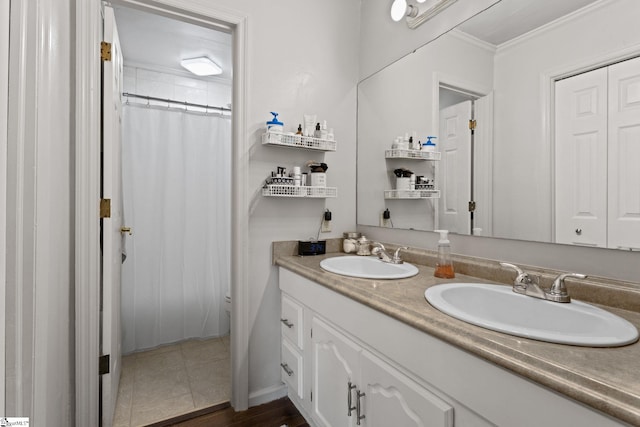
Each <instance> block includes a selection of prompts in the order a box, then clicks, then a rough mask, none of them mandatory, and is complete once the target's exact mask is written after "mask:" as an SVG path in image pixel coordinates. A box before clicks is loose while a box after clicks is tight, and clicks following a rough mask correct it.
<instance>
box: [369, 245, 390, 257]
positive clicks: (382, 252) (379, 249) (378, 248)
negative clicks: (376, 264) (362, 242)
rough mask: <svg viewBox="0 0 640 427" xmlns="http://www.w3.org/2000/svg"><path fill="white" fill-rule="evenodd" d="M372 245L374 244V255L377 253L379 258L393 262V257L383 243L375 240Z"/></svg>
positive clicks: (372, 251)
mask: <svg viewBox="0 0 640 427" xmlns="http://www.w3.org/2000/svg"><path fill="white" fill-rule="evenodd" d="M371 246H372V249H371V254H372V255H377V256H378V258H379V259H381V260H382V261H383V262H391V257H390V256H389V254H388V253H387V250H386V249H385V247H384V245H383V244H382V243H380V242H373V243H371Z"/></svg>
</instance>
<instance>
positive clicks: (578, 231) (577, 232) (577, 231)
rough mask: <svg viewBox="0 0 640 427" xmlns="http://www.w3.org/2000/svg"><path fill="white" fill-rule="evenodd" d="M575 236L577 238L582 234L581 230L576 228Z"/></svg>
mask: <svg viewBox="0 0 640 427" xmlns="http://www.w3.org/2000/svg"><path fill="white" fill-rule="evenodd" d="M576 234H577V235H578V236H579V235H581V234H582V228H576Z"/></svg>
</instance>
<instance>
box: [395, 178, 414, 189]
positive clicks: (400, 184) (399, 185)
mask: <svg viewBox="0 0 640 427" xmlns="http://www.w3.org/2000/svg"><path fill="white" fill-rule="evenodd" d="M409 189H411V178H409V177H407V178H405V177H397V178H396V190H409Z"/></svg>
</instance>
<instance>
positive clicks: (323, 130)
mask: <svg viewBox="0 0 640 427" xmlns="http://www.w3.org/2000/svg"><path fill="white" fill-rule="evenodd" d="M328 134H329V132H328V131H327V121H326V120H324V121H323V122H322V127H321V128H320V138H321V139H327V135H328Z"/></svg>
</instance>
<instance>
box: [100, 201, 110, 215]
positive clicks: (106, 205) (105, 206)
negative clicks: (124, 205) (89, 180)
mask: <svg viewBox="0 0 640 427" xmlns="http://www.w3.org/2000/svg"><path fill="white" fill-rule="evenodd" d="M100 218H111V199H100Z"/></svg>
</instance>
